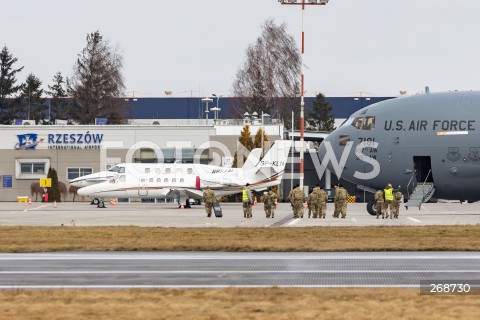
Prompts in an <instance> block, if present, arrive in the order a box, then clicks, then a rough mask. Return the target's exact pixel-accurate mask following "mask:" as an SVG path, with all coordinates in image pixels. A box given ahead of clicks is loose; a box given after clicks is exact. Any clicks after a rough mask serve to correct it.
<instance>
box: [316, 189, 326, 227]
mask: <svg viewBox="0 0 480 320" xmlns="http://www.w3.org/2000/svg"><path fill="white" fill-rule="evenodd" d="M318 189H319V191H318V194H319V196H318V210H319V212H318V217H319V218H323V219H325V215H326V214H327V202H328V194H327V192H326V191H325V190H323V189H322V188H321V187H318Z"/></svg>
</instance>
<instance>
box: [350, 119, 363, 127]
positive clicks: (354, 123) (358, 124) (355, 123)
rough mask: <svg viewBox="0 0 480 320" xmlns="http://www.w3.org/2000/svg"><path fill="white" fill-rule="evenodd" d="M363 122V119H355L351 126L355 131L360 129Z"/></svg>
mask: <svg viewBox="0 0 480 320" xmlns="http://www.w3.org/2000/svg"><path fill="white" fill-rule="evenodd" d="M364 120H365V119H364V118H363V117H358V118H355V119H354V120H353V123H352V126H354V127H355V128H357V129H362V127H363V122H364Z"/></svg>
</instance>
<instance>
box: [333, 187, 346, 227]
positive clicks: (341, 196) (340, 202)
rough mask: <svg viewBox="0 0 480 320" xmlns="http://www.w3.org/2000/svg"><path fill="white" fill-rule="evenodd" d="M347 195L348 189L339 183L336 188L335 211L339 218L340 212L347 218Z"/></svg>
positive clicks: (334, 214)
mask: <svg viewBox="0 0 480 320" xmlns="http://www.w3.org/2000/svg"><path fill="white" fill-rule="evenodd" d="M347 197H348V193H347V190H345V189H344V188H343V187H342V185H341V184H339V185H338V186H337V187H336V188H335V197H334V201H335V211H334V212H333V217H334V218H339V217H340V214H341V215H342V218H343V219H345V217H346V216H347Z"/></svg>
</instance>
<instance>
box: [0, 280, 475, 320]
mask: <svg viewBox="0 0 480 320" xmlns="http://www.w3.org/2000/svg"><path fill="white" fill-rule="evenodd" d="M0 300H1V301H2V304H1V307H0V318H1V319H23V320H29V319H51V320H57V319H58V320H60V319H62V320H65V319H79V320H80V319H96V320H99V319H100V320H101V319H116V320H123V319H125V320H132V319H142V320H148V319H184V320H185V319H265V320H267V319H268V320H270V319H277V320H283V319H285V320H287V319H288V320H290V319H356V320H367V319H368V320H370V319H378V320H382V319H385V320H391V319H410V320H416V319H419V320H420V319H422V320H423V319H437V320H443V319H479V318H480V308H479V307H478V296H474V295H472V296H428V295H420V294H419V290H418V289H398V288H394V289H359V288H351V289H350V288H349V289H347V288H341V289H297V288H270V289H247V288H228V289H209V290H205V289H191V290H179V289H168V290H113V291H109V290H93V291H92V290H45V291H43V290H32V291H29V290H18V291H1V292H0Z"/></svg>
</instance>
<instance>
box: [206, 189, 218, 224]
mask: <svg viewBox="0 0 480 320" xmlns="http://www.w3.org/2000/svg"><path fill="white" fill-rule="evenodd" d="M215 200H216V199H215V192H213V190H211V189H210V187H209V186H207V187H206V188H205V190H203V201H205V211H206V212H207V217H209V218H210V217H211V216H212V206H213V203H214V202H215Z"/></svg>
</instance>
